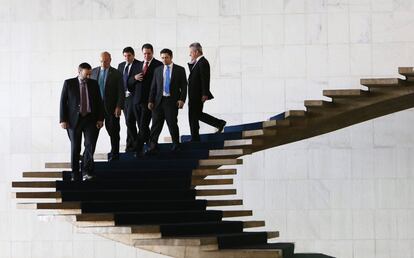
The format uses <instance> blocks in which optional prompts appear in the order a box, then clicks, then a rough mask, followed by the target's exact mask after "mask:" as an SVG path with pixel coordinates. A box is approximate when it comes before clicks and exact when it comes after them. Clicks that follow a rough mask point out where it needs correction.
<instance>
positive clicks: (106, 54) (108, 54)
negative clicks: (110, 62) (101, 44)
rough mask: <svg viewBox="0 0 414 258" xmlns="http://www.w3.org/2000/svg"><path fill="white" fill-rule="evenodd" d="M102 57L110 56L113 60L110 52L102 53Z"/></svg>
mask: <svg viewBox="0 0 414 258" xmlns="http://www.w3.org/2000/svg"><path fill="white" fill-rule="evenodd" d="M101 55H105V56H108V57H109V58H111V54H110V53H109V52H108V51H104V52H102V53H101Z"/></svg>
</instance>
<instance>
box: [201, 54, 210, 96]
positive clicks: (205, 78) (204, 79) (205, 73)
mask: <svg viewBox="0 0 414 258" xmlns="http://www.w3.org/2000/svg"><path fill="white" fill-rule="evenodd" d="M199 68H200V81H201V94H202V96H208V95H209V92H210V64H209V63H208V61H207V60H205V61H204V62H200V64H199Z"/></svg>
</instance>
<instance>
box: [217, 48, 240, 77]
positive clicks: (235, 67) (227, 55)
mask: <svg viewBox="0 0 414 258" xmlns="http://www.w3.org/2000/svg"><path fill="white" fill-rule="evenodd" d="M219 53H220V54H219V56H220V75H221V76H224V77H228V76H238V75H240V72H241V48H240V47H220V49H219Z"/></svg>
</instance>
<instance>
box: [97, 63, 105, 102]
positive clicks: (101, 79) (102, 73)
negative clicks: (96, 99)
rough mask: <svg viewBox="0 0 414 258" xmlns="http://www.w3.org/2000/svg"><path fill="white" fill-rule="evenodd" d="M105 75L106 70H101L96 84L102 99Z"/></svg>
mask: <svg viewBox="0 0 414 258" xmlns="http://www.w3.org/2000/svg"><path fill="white" fill-rule="evenodd" d="M105 75H106V69H101V72H100V73H99V78H98V84H99V89H100V90H101V96H102V99H103V98H104V96H105Z"/></svg>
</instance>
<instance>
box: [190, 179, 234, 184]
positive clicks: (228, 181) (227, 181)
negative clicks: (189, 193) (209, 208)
mask: <svg viewBox="0 0 414 258" xmlns="http://www.w3.org/2000/svg"><path fill="white" fill-rule="evenodd" d="M232 184H233V179H232V178H225V179H192V180H191V185H192V186H199V185H232Z"/></svg>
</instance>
